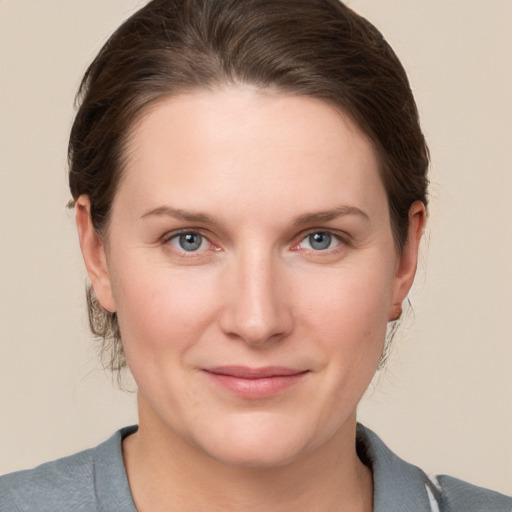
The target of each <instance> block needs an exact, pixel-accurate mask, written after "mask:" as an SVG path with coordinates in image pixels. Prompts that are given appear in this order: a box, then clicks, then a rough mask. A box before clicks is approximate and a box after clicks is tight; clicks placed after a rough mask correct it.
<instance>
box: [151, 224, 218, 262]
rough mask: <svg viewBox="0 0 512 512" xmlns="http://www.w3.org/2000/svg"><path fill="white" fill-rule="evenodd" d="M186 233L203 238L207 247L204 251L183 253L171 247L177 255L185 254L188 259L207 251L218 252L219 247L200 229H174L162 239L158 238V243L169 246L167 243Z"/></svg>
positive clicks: (183, 251)
mask: <svg viewBox="0 0 512 512" xmlns="http://www.w3.org/2000/svg"><path fill="white" fill-rule="evenodd" d="M188 233H190V234H197V235H200V236H201V237H203V238H204V239H205V240H206V242H207V244H208V247H207V248H206V249H204V250H200V251H185V250H180V249H178V248H176V247H173V250H175V251H176V252H177V253H179V254H181V255H183V254H187V256H188V257H193V256H194V255H196V256H197V255H199V254H202V253H204V252H206V251H208V250H214V251H220V247H219V246H218V245H216V244H215V243H213V242H212V240H211V235H209V234H206V233H205V232H204V230H203V229H200V228H181V229H176V230H173V231H168V232H167V233H165V234H164V235H163V236H162V237H160V243H161V244H162V245H170V244H169V242H170V241H171V240H173V239H175V238H177V237H179V236H180V235H185V234H188Z"/></svg>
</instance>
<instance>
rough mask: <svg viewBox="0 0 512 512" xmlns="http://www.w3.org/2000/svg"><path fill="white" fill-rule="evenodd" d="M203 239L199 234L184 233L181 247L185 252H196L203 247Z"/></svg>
mask: <svg viewBox="0 0 512 512" xmlns="http://www.w3.org/2000/svg"><path fill="white" fill-rule="evenodd" d="M202 241H203V239H202V237H201V235H198V234H197V233H184V234H183V235H180V246H181V248H182V249H183V250H185V251H196V250H197V249H199V247H201V243H202Z"/></svg>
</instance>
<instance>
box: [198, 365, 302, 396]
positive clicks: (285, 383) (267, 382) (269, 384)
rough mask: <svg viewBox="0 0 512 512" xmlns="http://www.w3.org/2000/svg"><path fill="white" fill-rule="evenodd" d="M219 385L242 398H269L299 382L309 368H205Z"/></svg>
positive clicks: (206, 372)
mask: <svg viewBox="0 0 512 512" xmlns="http://www.w3.org/2000/svg"><path fill="white" fill-rule="evenodd" d="M203 371H204V373H205V374H206V375H208V377H209V378H210V379H211V380H212V381H214V382H215V383H216V384H218V385H219V386H221V387H223V388H224V389H226V390H228V391H231V392H232V393H234V394H235V395H237V396H239V397H241V398H252V399H256V398H267V397H271V396H274V395H277V394H278V393H280V392H281V391H284V390H285V389H288V388H289V387H291V386H293V385H294V384H297V383H298V382H299V381H301V380H302V379H303V378H304V377H305V376H306V375H307V374H308V373H310V371H309V370H299V369H296V368H287V367H283V366H266V367H262V368H251V367H248V366H216V367H213V368H205V369H203Z"/></svg>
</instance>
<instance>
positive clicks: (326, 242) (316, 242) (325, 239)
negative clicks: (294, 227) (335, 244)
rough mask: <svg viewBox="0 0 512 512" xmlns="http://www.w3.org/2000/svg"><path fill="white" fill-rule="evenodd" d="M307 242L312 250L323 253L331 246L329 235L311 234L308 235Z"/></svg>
mask: <svg viewBox="0 0 512 512" xmlns="http://www.w3.org/2000/svg"><path fill="white" fill-rule="evenodd" d="M308 241H309V244H310V245H311V247H312V248H313V249H316V250H317V251H323V250H324V249H327V248H329V246H330V245H331V241H332V236H331V235H330V234H329V233H312V234H311V235H309V237H308Z"/></svg>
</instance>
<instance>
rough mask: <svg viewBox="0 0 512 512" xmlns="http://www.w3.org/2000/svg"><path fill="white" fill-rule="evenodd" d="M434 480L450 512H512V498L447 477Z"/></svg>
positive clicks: (441, 476)
mask: <svg viewBox="0 0 512 512" xmlns="http://www.w3.org/2000/svg"><path fill="white" fill-rule="evenodd" d="M433 480H434V481H436V483H437V484H438V488H439V490H440V492H441V495H442V497H443V500H444V502H445V507H446V509H447V510H448V511H450V512H512V498H510V497H508V496H505V495H503V494H500V493H498V492H494V491H491V490H489V489H484V488H483V487H478V486H476V485H472V484H470V483H468V482H463V481H462V480H459V479H458V478H454V477H451V476H447V475H440V476H438V477H437V478H435V479H433Z"/></svg>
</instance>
